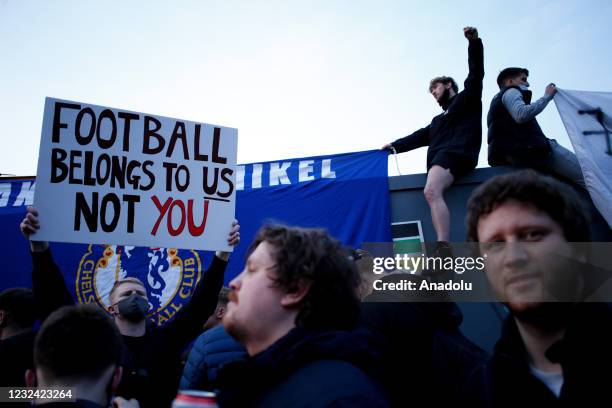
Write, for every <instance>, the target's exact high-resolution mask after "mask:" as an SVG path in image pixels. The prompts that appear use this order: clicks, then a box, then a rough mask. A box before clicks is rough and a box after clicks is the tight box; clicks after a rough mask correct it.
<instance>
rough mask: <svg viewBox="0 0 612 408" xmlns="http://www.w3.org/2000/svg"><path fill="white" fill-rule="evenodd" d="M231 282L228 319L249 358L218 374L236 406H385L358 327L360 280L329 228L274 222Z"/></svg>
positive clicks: (225, 401)
mask: <svg viewBox="0 0 612 408" xmlns="http://www.w3.org/2000/svg"><path fill="white" fill-rule="evenodd" d="M249 253H250V255H249V257H248V259H247V262H246V265H245V268H244V271H243V272H242V273H241V274H240V275H239V276H238V277H236V278H235V279H234V280H232V281H231V282H230V288H231V289H232V292H230V296H229V299H230V302H229V303H228V305H227V310H226V312H225V315H224V316H223V325H224V327H225V329H226V330H227V332H228V333H230V334H231V335H232V336H233V337H235V338H236V340H238V341H239V342H240V343H241V344H243V345H244V346H245V348H246V350H247V352H248V355H249V357H248V358H247V359H246V360H245V361H241V362H233V363H228V364H226V365H225V366H223V367H222V368H221V370H220V372H219V375H218V385H219V390H220V392H219V403H220V405H221V406H228V407H242V406H248V407H327V406H353V407H382V406H387V402H386V399H385V397H384V395H383V394H382V392H381V390H380V389H379V387H378V386H377V384H376V383H375V382H374V381H373V380H372V379H371V378H370V377H369V375H368V374H369V372H370V370H371V369H372V367H373V364H374V363H375V361H376V360H375V355H374V352H373V349H372V347H371V346H370V338H369V336H368V335H367V334H365V333H363V332H351V331H350V330H352V329H354V328H355V327H356V325H357V323H358V318H359V299H358V297H357V287H358V285H359V275H358V272H357V270H356V269H355V265H354V263H353V262H352V261H351V260H349V258H348V254H347V252H346V251H345V250H344V249H343V248H342V247H341V245H340V243H339V242H338V241H336V240H334V239H332V238H331V237H330V236H329V235H328V234H327V233H326V232H325V231H322V230H310V229H302V228H290V227H284V226H266V227H263V228H262V229H261V230H260V231H259V233H258V234H257V236H256V238H255V240H254V241H253V244H252V245H251V248H250V251H249Z"/></svg>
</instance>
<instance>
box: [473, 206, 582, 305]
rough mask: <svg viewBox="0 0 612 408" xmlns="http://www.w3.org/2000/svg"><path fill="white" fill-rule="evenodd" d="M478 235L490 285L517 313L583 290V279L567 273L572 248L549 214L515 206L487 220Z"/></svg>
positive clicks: (501, 209)
mask: <svg viewBox="0 0 612 408" xmlns="http://www.w3.org/2000/svg"><path fill="white" fill-rule="evenodd" d="M477 230H478V240H479V242H481V244H480V247H481V252H482V253H483V254H486V257H485V267H486V273H487V278H488V280H489V283H490V284H491V286H492V288H493V290H494V291H495V293H496V295H497V297H498V299H499V300H500V301H502V302H504V303H506V304H507V305H508V307H509V308H510V309H511V310H512V311H513V312H516V313H520V312H523V311H526V310H528V309H532V308H536V307H537V306H539V305H540V304H541V303H542V302H544V301H551V300H555V298H554V295H553V293H559V292H558V290H559V289H561V290H564V291H567V290H568V289H569V290H571V291H576V290H578V286H579V283H578V282H577V281H576V276H577V275H576V274H571V273H570V274H568V273H567V271H566V269H567V267H566V266H567V262H565V261H564V257H565V256H571V254H572V248H571V247H570V245H569V244H568V242H567V240H566V239H565V236H564V235H563V229H562V228H561V226H560V225H559V224H558V223H557V222H555V221H554V220H553V219H552V218H550V216H549V215H548V214H547V213H545V212H542V211H540V210H538V209H537V208H536V207H534V206H533V205H531V204H525V203H521V202H519V201H516V200H509V201H507V202H505V203H503V204H501V205H499V206H498V207H497V208H496V209H495V210H493V211H492V212H491V213H489V214H486V215H482V216H481V217H480V218H479V220H478V226H477ZM560 254H562V255H564V256H559V255H560ZM568 277H569V279H568Z"/></svg>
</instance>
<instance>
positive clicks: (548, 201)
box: [466, 170, 590, 242]
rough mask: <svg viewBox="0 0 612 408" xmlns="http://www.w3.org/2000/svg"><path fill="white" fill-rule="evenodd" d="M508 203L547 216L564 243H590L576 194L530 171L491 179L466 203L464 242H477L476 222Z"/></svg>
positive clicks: (586, 220)
mask: <svg viewBox="0 0 612 408" xmlns="http://www.w3.org/2000/svg"><path fill="white" fill-rule="evenodd" d="M508 200H516V201H519V202H521V203H525V204H531V205H533V206H534V207H536V208H537V209H538V210H540V211H543V212H545V213H546V214H548V216H549V217H550V218H552V219H553V220H554V221H555V222H557V223H558V224H559V225H560V226H561V228H562V229H563V235H564V236H565V239H566V240H567V241H568V242H588V241H590V228H589V216H588V213H587V211H586V209H585V207H584V203H583V202H582V200H581V199H580V197H579V196H578V194H577V193H576V192H575V191H574V190H573V189H572V188H571V187H569V186H568V185H566V184H564V183H562V182H560V181H558V180H555V179H553V178H551V177H548V176H544V175H542V174H538V173H537V172H535V171H533V170H520V171H516V172H513V173H509V174H504V175H501V176H497V177H493V178H492V179H490V180H488V181H487V182H486V183H483V184H482V185H481V186H480V187H478V188H477V189H476V190H474V192H473V193H472V195H471V196H470V199H469V200H468V205H467V216H466V228H467V238H468V241H471V242H478V220H479V219H480V217H481V216H483V215H486V214H489V213H491V212H492V211H494V210H495V209H496V208H497V207H499V206H500V205H502V204H503V203H505V202H507V201H508Z"/></svg>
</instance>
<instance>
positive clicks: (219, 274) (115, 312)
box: [20, 207, 240, 407]
mask: <svg viewBox="0 0 612 408" xmlns="http://www.w3.org/2000/svg"><path fill="white" fill-rule="evenodd" d="M20 228H21V232H22V234H23V235H24V236H25V237H26V238H28V239H29V240H30V250H31V254H32V264H33V270H32V290H33V293H34V298H35V301H36V303H37V305H38V307H39V315H40V317H41V320H44V319H45V318H46V317H47V316H49V315H50V314H51V313H52V312H53V311H55V310H57V309H58V308H60V307H61V306H64V305H72V304H74V300H73V298H72V296H71V294H70V292H69V291H68V288H67V287H66V283H65V282H64V279H63V276H62V273H61V271H60V269H59V268H58V266H57V264H56V263H55V262H54V260H53V257H52V254H51V250H50V249H49V244H48V243H47V242H42V241H36V240H35V237H36V236H35V234H36V231H37V230H38V229H39V228H40V222H39V219H38V212H37V211H36V209H34V208H33V207H28V210H27V214H26V217H25V218H24V219H23V221H22V222H21V225H20ZM239 228H240V226H239V225H238V224H237V222H236V221H235V222H234V223H233V225H232V228H231V231H230V234H229V237H228V244H229V245H232V246H235V245H237V244H238V242H239V241H240V233H239V232H238V230H239ZM228 259H229V253H228V252H221V251H217V252H216V253H215V256H214V257H213V260H212V263H211V264H210V266H209V267H208V270H207V271H206V272H205V273H204V274H203V275H202V277H201V279H200V281H199V282H198V284H197V285H196V287H195V289H194V291H193V294H192V296H191V300H190V301H189V302H188V303H187V304H184V305H183V306H182V307H181V309H180V310H179V311H177V313H176V315H175V316H174V318H173V319H172V320H171V321H170V322H168V323H167V324H166V325H164V326H163V327H157V326H155V325H153V324H151V323H150V321H149V319H147V317H146V316H147V314H148V312H149V301H148V299H147V291H146V288H145V285H144V283H143V282H141V281H140V280H139V279H137V278H133V277H128V278H124V279H121V280H118V281H116V282H115V283H114V285H113V287H112V289H111V291H110V293H109V301H110V302H109V303H110V306H108V308H107V311H108V312H109V313H110V314H111V315H112V316H113V320H114V322H115V325H116V326H117V328H118V329H119V332H120V333H121V335H122V338H123V345H124V346H123V353H122V361H121V366H122V367H123V376H122V377H121V382H120V383H119V385H118V388H117V395H119V396H121V397H124V398H126V399H131V398H134V399H136V400H138V401H139V402H140V404H141V406H143V407H158V406H170V403H171V401H172V399H173V397H174V396H175V394H176V390H177V387H178V382H179V379H180V375H181V366H180V356H181V352H182V351H183V349H185V347H187V345H188V344H189V342H191V341H192V340H193V339H195V338H196V337H197V336H198V335H199V334H200V330H201V328H202V325H203V324H204V322H205V321H206V319H207V318H208V316H210V315H211V314H212V313H213V312H214V310H215V307H216V305H217V297H218V293H219V291H220V290H221V287H222V285H223V274H224V272H225V268H226V266H227V262H228ZM91 351H92V353H95V349H93V348H92V349H91Z"/></svg>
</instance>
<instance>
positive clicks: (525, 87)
mask: <svg viewBox="0 0 612 408" xmlns="http://www.w3.org/2000/svg"><path fill="white" fill-rule="evenodd" d="M519 88H521V90H522V91H526V90H527V89H529V82H525V83H524V84H520V85H519Z"/></svg>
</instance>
